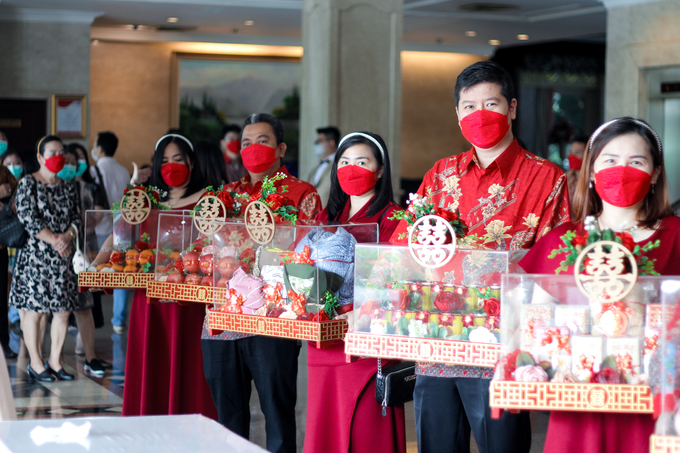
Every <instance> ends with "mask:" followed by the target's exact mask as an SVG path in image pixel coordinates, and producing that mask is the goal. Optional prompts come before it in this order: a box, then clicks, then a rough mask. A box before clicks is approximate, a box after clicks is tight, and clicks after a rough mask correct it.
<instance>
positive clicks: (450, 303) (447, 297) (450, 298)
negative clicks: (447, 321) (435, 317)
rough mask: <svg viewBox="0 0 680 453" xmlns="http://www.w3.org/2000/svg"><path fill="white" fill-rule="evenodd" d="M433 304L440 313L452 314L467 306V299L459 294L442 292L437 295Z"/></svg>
mask: <svg viewBox="0 0 680 453" xmlns="http://www.w3.org/2000/svg"><path fill="white" fill-rule="evenodd" d="M433 304H434V306H435V307H437V310H439V311H442V312H444V313H452V312H454V311H458V310H461V309H462V308H463V307H464V306H465V299H464V298H463V296H461V295H460V294H458V293H454V292H451V291H442V292H440V293H439V294H437V297H436V298H435V299H434V302H433Z"/></svg>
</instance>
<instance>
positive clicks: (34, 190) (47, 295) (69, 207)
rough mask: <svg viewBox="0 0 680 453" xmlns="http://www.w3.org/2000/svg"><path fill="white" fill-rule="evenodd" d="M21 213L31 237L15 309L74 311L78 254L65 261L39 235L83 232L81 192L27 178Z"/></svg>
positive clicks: (15, 287) (21, 261) (19, 198)
mask: <svg viewBox="0 0 680 453" xmlns="http://www.w3.org/2000/svg"><path fill="white" fill-rule="evenodd" d="M16 209H17V216H18V217H19V220H20V221H21V223H22V224H23V225H24V228H26V231H28V234H29V237H28V241H27V242H26V245H25V246H24V248H23V250H22V253H21V254H20V255H19V257H18V259H17V262H16V267H15V272H14V278H13V279H12V289H11V291H10V295H9V298H10V305H12V306H13V307H16V308H18V309H21V310H26V311H35V312H39V313H54V312H64V311H72V310H73V309H74V308H75V307H76V303H77V299H78V279H77V277H76V273H75V272H74V270H73V266H72V264H71V259H72V257H73V255H70V256H66V257H63V258H62V257H61V256H59V253H58V252H57V251H56V250H55V249H54V247H52V245H51V244H48V243H47V242H44V241H42V240H40V239H38V238H36V237H35V235H36V234H38V233H40V232H41V231H42V230H43V229H45V228H49V229H50V230H51V231H52V232H53V233H55V234H62V233H65V232H66V230H68V228H69V227H70V226H71V224H74V225H75V226H76V228H78V229H80V226H81V223H82V220H81V214H80V200H79V199H78V194H77V191H76V189H75V187H74V186H73V185H72V184H68V183H66V182H63V181H62V182H59V183H56V184H44V183H42V182H40V181H38V180H37V179H36V178H34V177H33V175H27V176H26V177H25V178H23V179H22V180H21V181H20V182H19V187H18V188H17V194H16Z"/></svg>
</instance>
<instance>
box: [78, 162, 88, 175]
mask: <svg viewBox="0 0 680 453" xmlns="http://www.w3.org/2000/svg"><path fill="white" fill-rule="evenodd" d="M85 170H87V161H85V160H79V161H78V169H77V170H76V178H80V177H81V176H83V173H85Z"/></svg>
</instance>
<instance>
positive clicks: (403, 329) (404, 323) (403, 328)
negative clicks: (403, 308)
mask: <svg viewBox="0 0 680 453" xmlns="http://www.w3.org/2000/svg"><path fill="white" fill-rule="evenodd" d="M397 330H399V334H400V335H408V320H407V319H406V316H402V317H401V318H399V321H398V322H397Z"/></svg>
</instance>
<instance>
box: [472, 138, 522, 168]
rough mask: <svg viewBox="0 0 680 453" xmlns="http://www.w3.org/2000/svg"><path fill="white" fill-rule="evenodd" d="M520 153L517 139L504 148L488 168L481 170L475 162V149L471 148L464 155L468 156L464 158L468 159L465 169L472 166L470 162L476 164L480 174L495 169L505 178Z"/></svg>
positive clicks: (477, 162) (520, 149) (476, 161)
mask: <svg viewBox="0 0 680 453" xmlns="http://www.w3.org/2000/svg"><path fill="white" fill-rule="evenodd" d="M521 151H522V148H520V146H519V144H518V143H517V139H514V140H513V141H512V143H510V146H508V147H507V148H505V151H503V152H502V153H501V154H500V155H499V156H498V157H497V158H496V159H495V160H494V161H493V162H491V163H490V164H489V166H488V167H486V168H482V167H481V166H480V165H479V161H478V160H477V153H476V152H475V148H474V147H472V149H470V150H469V151H467V152H466V154H468V156H466V157H468V159H469V160H468V162H467V167H469V166H470V165H472V162H474V163H475V164H477V168H479V169H480V170H481V171H482V173H487V172H489V171H492V170H494V169H496V168H497V169H498V171H499V172H500V173H501V176H502V177H506V176H507V175H508V174H509V173H510V169H511V168H512V166H513V165H514V164H515V162H516V161H517V158H518V157H519V156H520V153H521Z"/></svg>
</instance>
